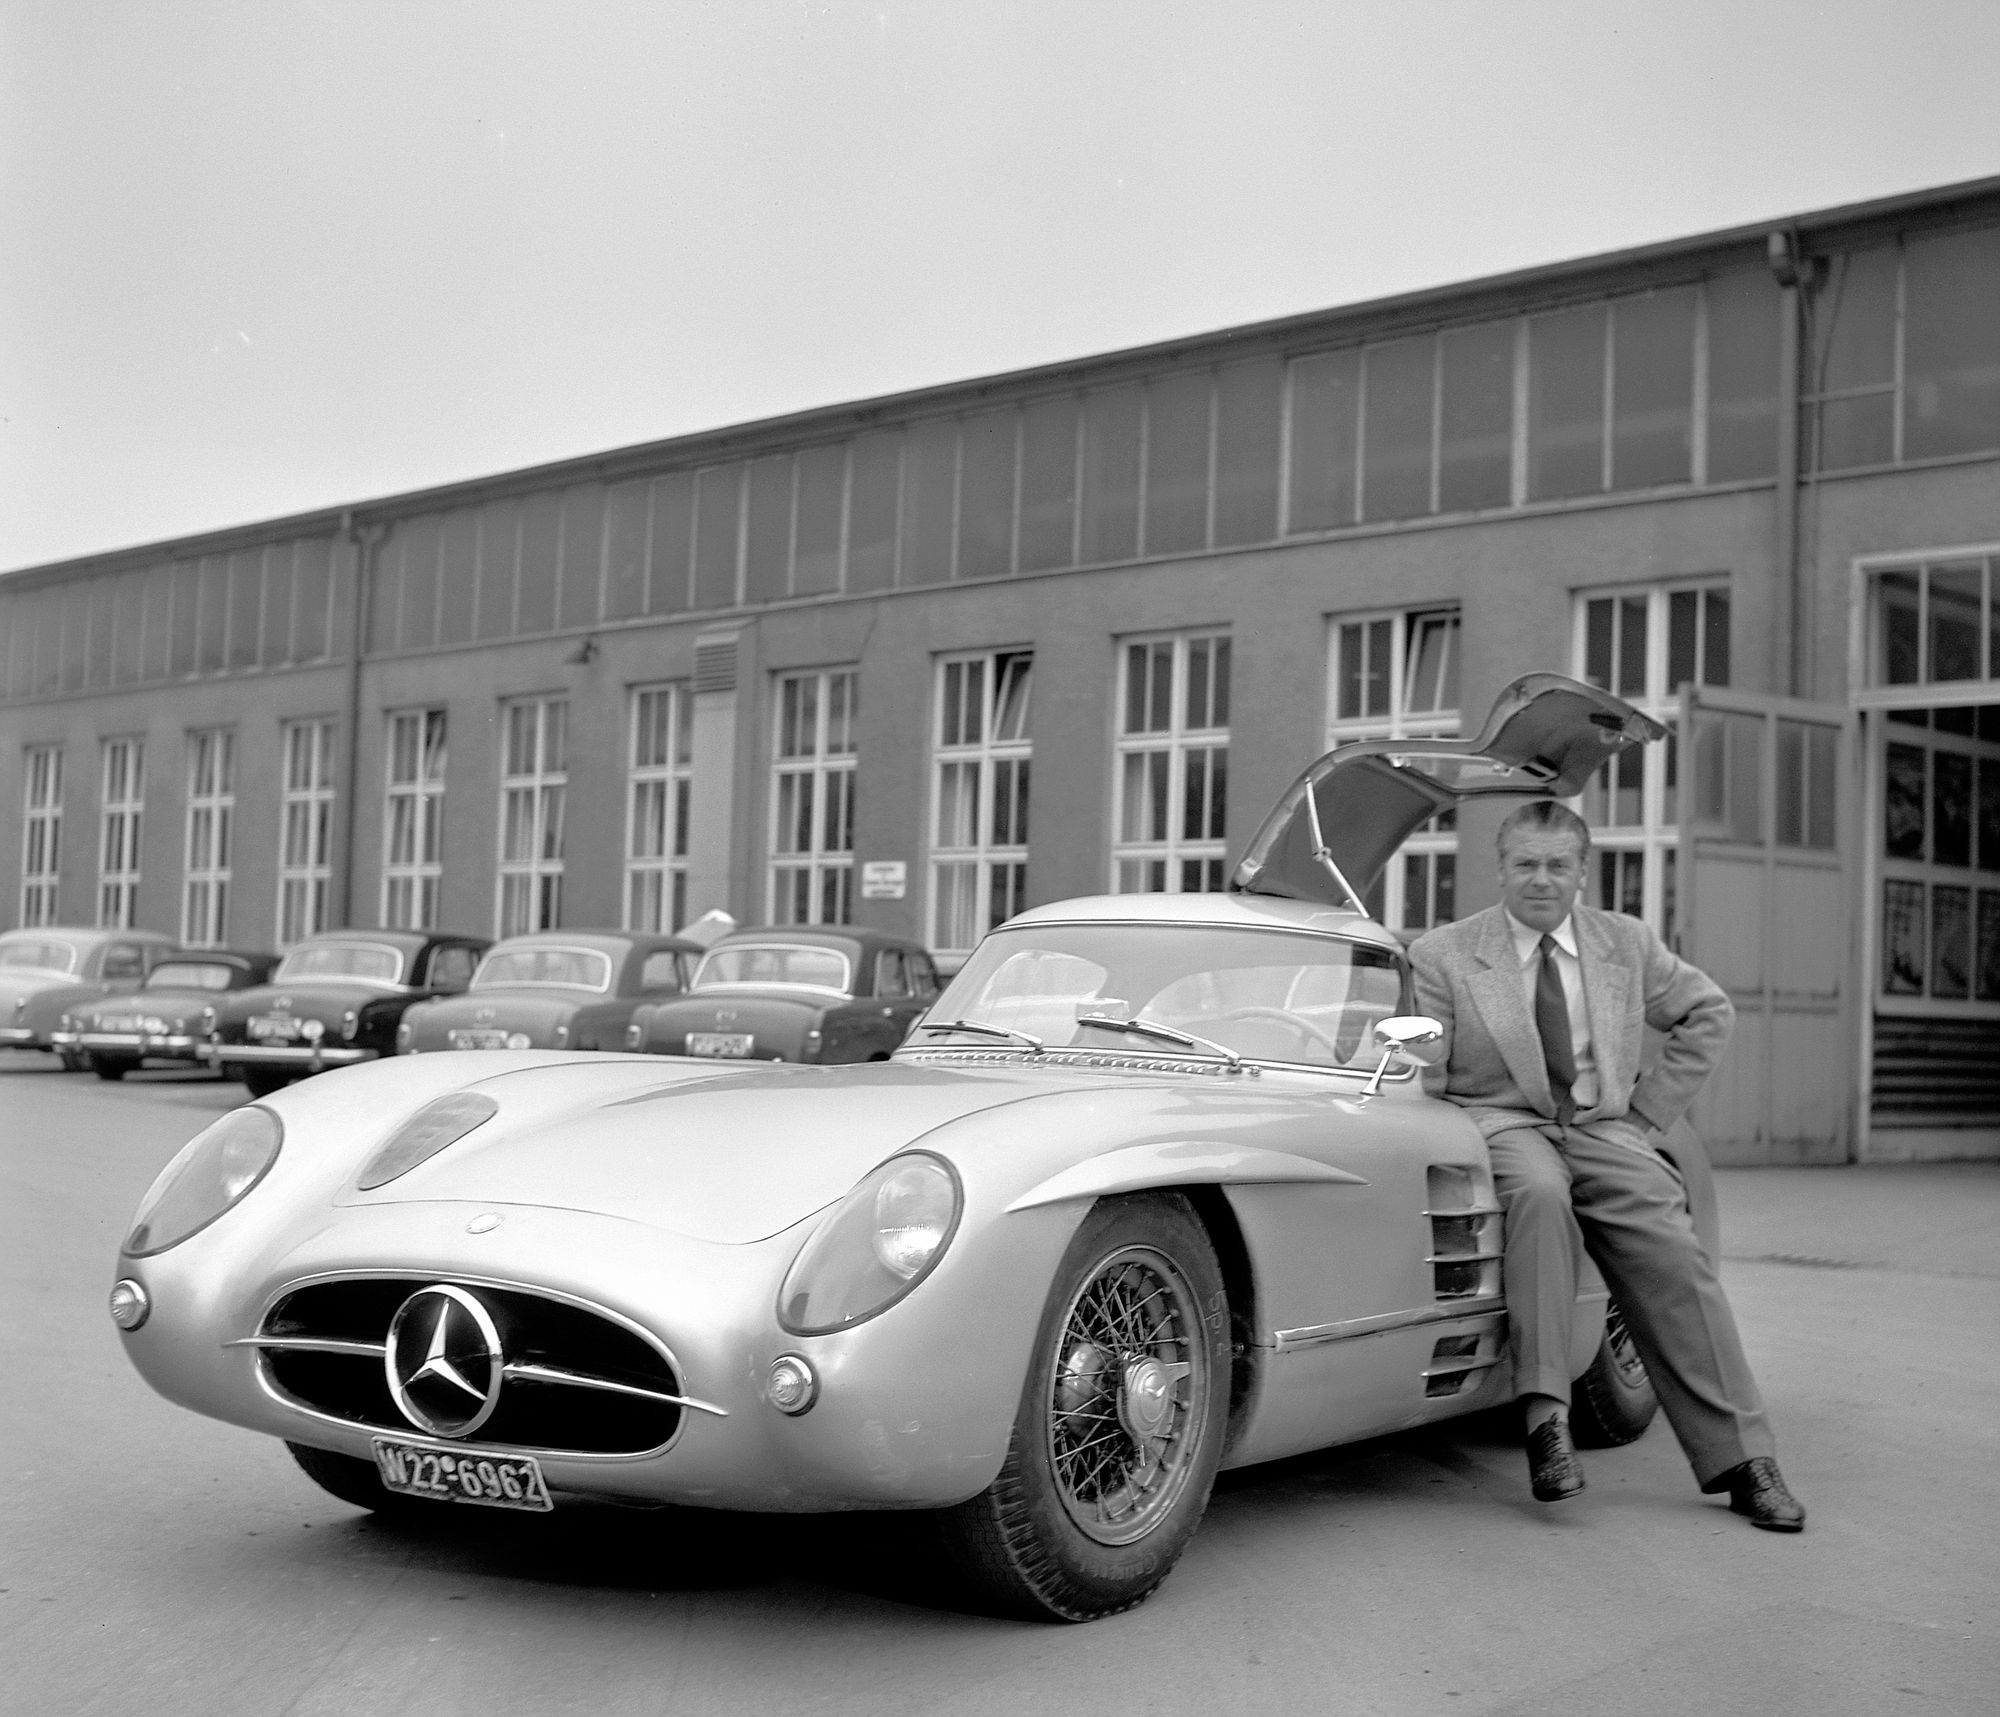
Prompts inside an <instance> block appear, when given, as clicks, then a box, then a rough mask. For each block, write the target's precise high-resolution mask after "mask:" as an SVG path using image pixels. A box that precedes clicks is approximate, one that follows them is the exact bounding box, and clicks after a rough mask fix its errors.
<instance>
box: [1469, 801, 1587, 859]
mask: <svg viewBox="0 0 2000 1717" xmlns="http://www.w3.org/2000/svg"><path fill="white" fill-rule="evenodd" d="M1517 833H1518V834H1524V835H1574V836H1575V837H1576V853H1577V857H1578V858H1580V859H1588V858H1589V857H1590V825H1589V824H1588V823H1586V822H1585V821H1584V820H1583V819H1582V818H1581V817H1579V816H1578V815H1577V814H1576V813H1575V812H1574V811H1572V810H1571V809H1570V808H1569V807H1568V806H1567V805H1565V804H1564V803H1563V802H1562V801H1561V800H1560V799H1530V800H1529V801H1528V802H1527V803H1526V804H1525V805H1522V806H1519V807H1518V808H1517V809H1515V810H1512V811H1509V812H1508V813H1507V820H1506V821H1505V822H1504V823H1502V824H1501V825H1500V832H1499V833H1498V834H1497V835H1495V836H1494V837H1493V845H1494V849H1495V850H1496V851H1498V852H1503V853H1504V852H1505V851H1506V850H1507V837H1508V836H1509V835H1512V834H1517Z"/></svg>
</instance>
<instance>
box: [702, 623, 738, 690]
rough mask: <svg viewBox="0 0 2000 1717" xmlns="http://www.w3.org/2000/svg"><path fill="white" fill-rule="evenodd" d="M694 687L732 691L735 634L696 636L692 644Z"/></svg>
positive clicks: (733, 686) (734, 674)
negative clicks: (726, 635)
mask: <svg viewBox="0 0 2000 1717" xmlns="http://www.w3.org/2000/svg"><path fill="white" fill-rule="evenodd" d="M694 689H695V690H696V691H697V692H733V691H734V690H735V689H736V635H735V633H733V632H732V633H731V634H730V635H729V636H728V637H726V638H697V639H696V640H695V646H694Z"/></svg>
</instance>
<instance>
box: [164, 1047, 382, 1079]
mask: <svg viewBox="0 0 2000 1717" xmlns="http://www.w3.org/2000/svg"><path fill="white" fill-rule="evenodd" d="M381 1053H382V1052H381V1051H380V1050H379V1049H357V1048H355V1047H354V1046H353V1045H352V1044H335V1045H332V1046H327V1045H324V1044H306V1043H210V1044H206V1045H204V1046H203V1048H202V1051H201V1058H202V1060H204V1061H206V1062H207V1063H208V1064H209V1066H211V1067H223V1066H229V1067H296V1068H298V1069H299V1070H300V1071H301V1072H304V1073H318V1072H320V1071H322V1070H323V1069H325V1068H328V1067H352V1066H353V1065H354V1064H355V1063H356V1062H357V1061H373V1060H375V1059H376V1057H377V1056H379V1055H380V1054H381Z"/></svg>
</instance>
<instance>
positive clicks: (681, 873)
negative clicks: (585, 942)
mask: <svg viewBox="0 0 2000 1717" xmlns="http://www.w3.org/2000/svg"><path fill="white" fill-rule="evenodd" d="M693 730H694V688H693V686H692V685H691V684H690V683H689V682H688V681H686V680H671V681H666V682H663V683H661V684H658V685H650V686H634V687H632V690H631V697H630V702H629V706H628V714H627V718H626V749H625V767H626V776H625V782H626V785H625V928H626V929H627V930H649V931H670V930H673V929H676V928H678V927H679V926H680V925H681V924H684V923H685V922H686V921H687V889H688V808H689V802H690V799H691V797H692V793H693V782H694V732H693Z"/></svg>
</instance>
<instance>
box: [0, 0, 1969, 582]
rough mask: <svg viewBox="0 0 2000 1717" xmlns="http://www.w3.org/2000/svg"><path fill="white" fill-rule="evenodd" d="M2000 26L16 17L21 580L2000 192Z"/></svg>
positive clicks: (1052, 9)
mask: <svg viewBox="0 0 2000 1717" xmlns="http://www.w3.org/2000/svg"><path fill="white" fill-rule="evenodd" d="M1996 65H2000V4H1996V3H1995V0H1900V3H1893V4H1892V3H1891V0H1668V3H1662V0H1646V3H1642V4H1626V3H1622V0H1520V3H1513V4H1509V3H1504V0H1208V3H1207V4H1187V3H1181V0H877V3H875V4H860V3H853V4H850V3H847V0H813V3H803V0H0V568H6V567H18V566H23V565H28V564H32V563H38V562H42V561H46V560H54V559H61V558H67V557H70V556H75V555H82V554H87V553H90V552H93V551H96V550H100V549H106V548H114V547H120V546H123V545H126V544H130V543H135V542H143V541H148V540H152V539H155V538H160V537H167V536H174V535H179V534H182V533H185V532H191V531H197V530H204V529H209V528H212V527H217V526H223V525H230V524H235V523H240V522H243V521H246V520H252V519H258V518H265V517H270V516H273V515H276V514H281V513H286V512H294V511H299V510H302V509H306V508H311V507H319V506H325V505H331V504H336V503H339V502H343V501H349V500H360V499H366V498H368V497H371V496H376V495H383V494H389V493H394V492H396V491H398V490H403V489H409V488H416V487H421V486H424V485H427V484H432V483H440V482H447V481H450V480H453V479H457V478H462V477H471V476H477V475H480V474H483V473H487V472H493V471H500V470H506V469H509V468H512V467H516V466H521V465H528V464H533V463H537V462H539V461H543V460H550V459H559V458H564V457H567V456H570V455H575V454H582V453H589V452H594V451H597V450H599V449H603V448H609V447H617V446H622V445H626V444H629V443H633V442H638V441H646V440H652V439H655V438H657V437H660V436H667V435H675V434H679V433H683V432H685V431H689V430H695V429H701V428H706V427H709V426H713V425H718V424H726V423H731V422H736V421H741V420H745V419H750V418H756V417H764V416H769V415H772V414H775V413H779V412H785V411H791V410H796V409H800V408H803V407H807V406H812V405H820V404H826V403H830V402H835V401H840V400H846V399H856V398H861V397H865V396H867V395H871V394H880V393H889V392H894V391H897V390H899V389H904V388H911V387H920V386H924V385H928V384H932V383H937V382H944V381H950V380H954V379H957V378H961V377H965V376H973V375H980V374H985V373H990V372H993V371H998V370H1007V369H1013V368H1018V367H1020V366H1022V365H1028V364H1036V363H1042V362H1047V361H1052V360H1056V359H1061V358H1068V357H1075V356H1079V355H1083V354H1088V353H1092V352H1099V351H1108V350H1111V349H1114V348H1117V347H1121V346H1130V345H1137V344H1142V343H1144V342H1147V341H1151V340H1158V339H1163V338H1168V337H1171V336H1174V335H1179V334H1189V333H1196V332H1199V331H1202V330H1204V329H1210V328H1217V327H1224V326H1227V325H1229V324H1231V323H1237V322H1246V321H1253V320H1256V319H1259V318H1262V317H1269V316H1279V315H1285V314H1288V313H1292V312H1296V311H1303V310H1309V309H1314V308H1317V307H1320V306H1325V305H1331V304H1342V303H1350V302H1354V301H1356V300H1360V299H1366V298H1371V297H1376V296H1380V295H1382V294H1385V293H1392V292H1399V291H1404V290H1407V289H1411V288H1415V287H1420V286H1425V285H1430V284H1434V283H1438V282H1442V281H1449V280H1457V279H1465V278H1470V277H1472V276H1476V275H1481V274H1490V273H1494V272H1498V271H1502V270H1506V269H1512V268H1518V267H1523V266H1527V265H1530V264H1534V263H1539V262H1548V261H1553V260H1556V259H1559V258H1563V257H1572V256H1581V255H1587V254H1590V253H1592V252H1596V251H1602V250H1610V249H1616V248H1619V247H1621V246H1625V245H1633V244H1643V243H1647V242H1649V241H1652V240H1655V239H1663V238H1669V237H1673V236H1676V235H1680V234H1685V233H1692V232H1699V231H1702V230H1705V229H1708V228H1713V227H1721V226H1729V225H1733V224H1736V223H1739V222H1744V221H1754V220H1760V219H1763V218H1766V217H1771V216H1779V215H1784V214H1788V213H1794V212H1797V211H1801V210H1805V209H1811V208H1818V207H1824V206H1828V205H1832V204H1838V203H1845V202H1851V201H1856V200H1859V199H1863V198H1868V197H1875V196H1882V195H1888V194H1891V193H1894V192H1897V191H1904V190H1911V189H1915V188H1918V187H1921V186H1925V185H1935V184H1942V183H1946V182H1949V181H1954V180H1961V179H1969V178H1975V177H1979V176H1981V175H1985V174H1989V173H1996V172H2000V108H1996V105H1995V97H1994V68H1995V67H1996Z"/></svg>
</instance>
